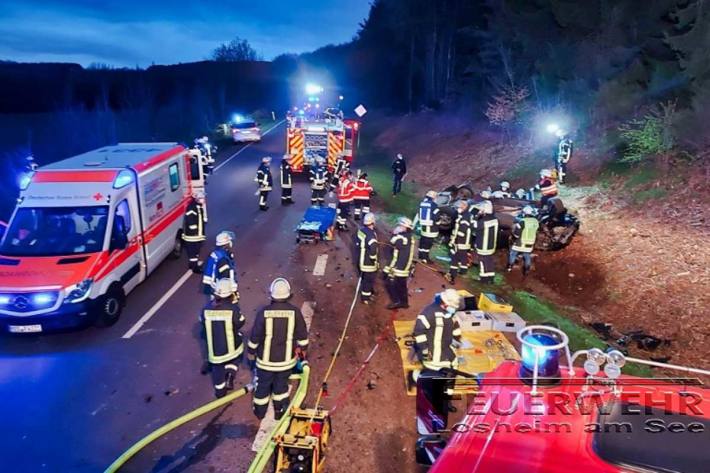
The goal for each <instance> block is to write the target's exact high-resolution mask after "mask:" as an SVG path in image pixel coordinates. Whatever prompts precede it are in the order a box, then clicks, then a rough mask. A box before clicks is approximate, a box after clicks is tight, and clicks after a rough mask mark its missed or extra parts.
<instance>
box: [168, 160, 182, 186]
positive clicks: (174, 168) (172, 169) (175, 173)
mask: <svg viewBox="0 0 710 473" xmlns="http://www.w3.org/2000/svg"><path fill="white" fill-rule="evenodd" d="M168 174H169V175H170V190H171V191H173V192H175V191H176V190H178V188H179V187H180V170H179V169H178V163H173V164H171V165H170V166H169V167H168Z"/></svg>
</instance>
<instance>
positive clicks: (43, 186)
mask: <svg viewBox="0 0 710 473" xmlns="http://www.w3.org/2000/svg"><path fill="white" fill-rule="evenodd" d="M198 158H199V157H198V156H196V155H191V154H190V152H189V151H188V150H186V149H185V148H184V147H183V146H181V145H178V144H177V143H121V144H118V145H114V146H105V147H103V148H99V149H96V150H94V151H90V152H88V153H84V154H80V155H78V156H74V157H72V158H68V159H65V160H62V161H59V162H55V163H52V164H49V165H47V166H44V167H41V168H39V169H37V170H35V171H31V172H30V173H28V174H26V175H24V176H23V178H22V179H21V181H20V196H19V198H18V203H17V206H16V208H15V210H14V212H13V215H12V218H11V219H10V221H9V223H8V225H7V227H6V229H5V231H4V235H3V237H2V240H0V330H4V331H8V332H14V333H27V332H43V331H48V330H54V329H60V328H66V327H74V326H80V325H84V324H86V323H89V322H92V321H95V322H96V323H97V324H98V325H103V326H107V325H111V324H113V323H115V322H116V321H117V320H118V318H119V316H120V314H121V311H122V309H123V307H124V304H125V299H126V295H127V294H128V293H130V292H131V291H132V290H133V289H134V288H135V287H136V286H137V285H138V284H139V283H141V282H142V281H144V280H145V279H146V278H147V277H148V276H149V275H150V274H151V273H152V272H153V271H155V269H156V268H157V267H158V265H159V264H160V263H161V262H162V261H163V260H164V259H166V258H167V257H169V256H173V257H179V256H180V253H181V238H180V237H181V232H182V228H183V220H184V213H185V208H186V206H187V204H188V202H189V198H190V194H191V192H192V191H193V189H199V188H201V186H202V181H203V179H204V176H203V174H202V170H201V168H202V166H200V163H199V160H198Z"/></svg>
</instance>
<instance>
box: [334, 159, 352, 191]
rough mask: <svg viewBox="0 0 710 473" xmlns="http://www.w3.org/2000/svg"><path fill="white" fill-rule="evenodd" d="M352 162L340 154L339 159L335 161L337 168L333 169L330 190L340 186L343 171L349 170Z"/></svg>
mask: <svg viewBox="0 0 710 473" xmlns="http://www.w3.org/2000/svg"><path fill="white" fill-rule="evenodd" d="M349 167H350V163H348V161H347V160H346V159H345V157H343V155H342V154H338V159H336V161H335V168H334V169H333V178H332V179H331V181H330V190H331V191H335V190H336V189H337V188H338V184H339V183H340V179H341V178H342V177H343V173H344V172H345V171H347V170H348V168H349Z"/></svg>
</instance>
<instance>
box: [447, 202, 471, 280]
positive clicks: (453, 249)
mask: <svg viewBox="0 0 710 473" xmlns="http://www.w3.org/2000/svg"><path fill="white" fill-rule="evenodd" d="M469 251H471V214H470V213H469V212H468V203H467V202H466V201H465V200H459V201H458V202H456V221H455V222H454V229H453V231H452V232H451V239H450V240H449V253H450V255H451V264H450V266H449V273H448V274H447V275H446V276H445V278H446V280H447V281H449V282H450V283H451V284H453V283H454V282H456V275H457V274H460V275H464V274H466V272H467V271H468V252H469Z"/></svg>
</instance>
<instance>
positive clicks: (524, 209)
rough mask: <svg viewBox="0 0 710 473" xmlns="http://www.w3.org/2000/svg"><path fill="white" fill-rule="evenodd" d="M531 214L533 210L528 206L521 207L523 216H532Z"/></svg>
mask: <svg viewBox="0 0 710 473" xmlns="http://www.w3.org/2000/svg"><path fill="white" fill-rule="evenodd" d="M532 214H533V208H532V207H530V206H529V205H526V206H525V207H523V215H532Z"/></svg>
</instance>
